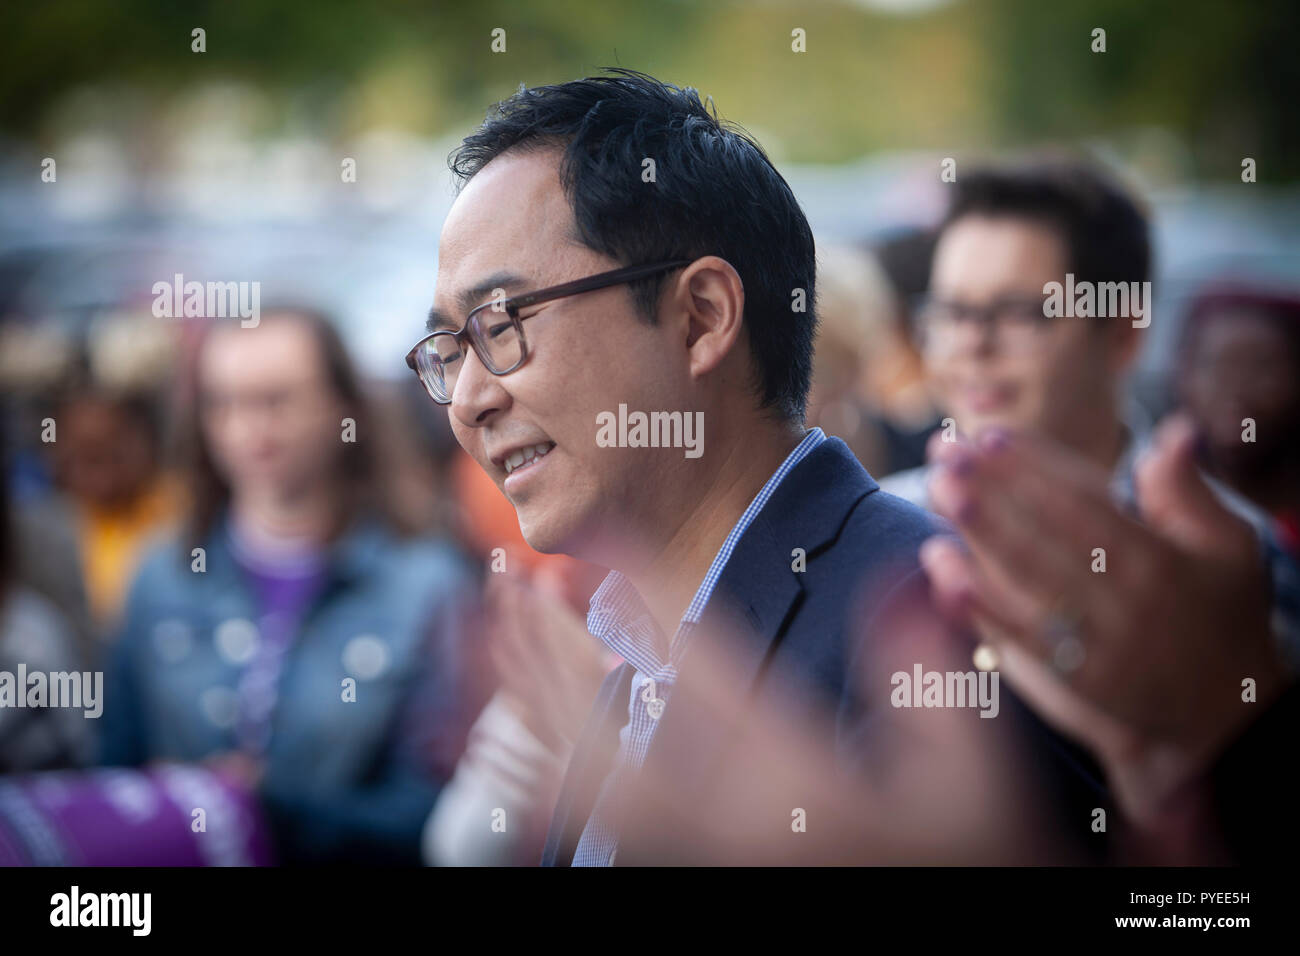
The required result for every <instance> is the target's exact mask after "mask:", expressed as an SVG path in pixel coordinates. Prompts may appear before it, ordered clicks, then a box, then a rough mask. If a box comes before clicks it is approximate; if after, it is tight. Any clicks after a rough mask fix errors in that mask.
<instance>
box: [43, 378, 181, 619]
mask: <svg viewBox="0 0 1300 956" xmlns="http://www.w3.org/2000/svg"><path fill="white" fill-rule="evenodd" d="M157 416H158V409H157V406H156V401H155V400H154V399H153V397H152V396H151V395H148V394H146V393H118V392H110V391H102V390H97V389H86V390H81V391H76V392H73V393H70V394H69V395H67V396H65V397H64V399H63V401H62V402H61V403H60V405H59V409H58V412H57V413H56V417H55V421H56V422H57V425H58V429H59V431H58V440H57V441H56V442H54V444H53V448H54V453H55V474H56V479H57V482H58V484H59V486H60V487H61V488H62V489H63V490H64V492H66V493H67V495H68V496H69V498H70V499H71V500H72V503H73V505H74V507H75V510H76V513H77V519H76V528H77V539H78V544H79V546H80V553H81V565H82V573H83V575H84V577H85V585H86V593H87V598H88V601H89V604H90V612H91V617H92V620H93V622H94V625H95V627H96V629H97V630H99V631H100V632H101V633H103V632H105V631H106V630H107V629H111V627H112V625H113V623H114V621H115V620H116V618H117V615H118V612H119V611H120V609H121V606H122V602H123V600H124V599H125V596H126V589H127V587H128V586H129V584H130V582H131V578H132V576H133V574H134V573H135V569H136V564H137V562H138V560H139V557H140V554H141V552H142V550H143V548H144V546H145V544H146V543H147V542H148V541H149V540H150V539H151V538H152V537H153V536H154V534H155V533H156V532H157V531H159V530H160V529H161V528H163V527H165V526H166V525H168V524H169V523H170V522H171V521H172V520H173V519H174V518H175V517H176V515H177V514H178V513H179V510H180V500H181V494H180V490H179V488H177V486H176V485H175V482H174V480H173V479H172V478H171V477H169V476H168V475H166V474H165V472H164V470H163V466H162V455H161V434H160V432H161V429H160V427H159V424H158V421H157Z"/></svg>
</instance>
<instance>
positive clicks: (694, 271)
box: [667, 256, 745, 377]
mask: <svg viewBox="0 0 1300 956" xmlns="http://www.w3.org/2000/svg"><path fill="white" fill-rule="evenodd" d="M667 304H668V305H669V307H670V308H671V309H672V312H673V313H674V314H675V315H674V317H675V319H676V320H677V321H678V322H679V323H681V326H682V328H683V330H684V332H685V335H686V348H687V351H688V352H689V355H690V372H691V376H692V377H698V376H700V375H703V374H705V373H707V372H710V371H712V370H713V369H715V368H717V367H718V366H719V365H720V364H722V362H723V360H724V359H725V358H726V357H727V356H728V355H729V354H730V353H731V351H732V349H733V348H735V345H736V343H737V342H738V341H739V340H740V337H741V324H742V321H743V317H744V313H745V284H744V283H743V282H742V281H741V279H740V273H738V272H737V271H736V269H735V267H734V266H732V264H731V263H730V262H728V261H727V260H726V259H722V258H719V257H718V256H703V257H701V258H699V259H696V260H695V261H694V262H692V263H691V264H690V265H689V266H687V267H686V268H685V269H684V270H683V271H682V274H681V275H680V276H679V277H678V279H677V282H676V284H675V286H674V288H673V291H672V293H671V295H670V297H669V302H668V303H667Z"/></svg>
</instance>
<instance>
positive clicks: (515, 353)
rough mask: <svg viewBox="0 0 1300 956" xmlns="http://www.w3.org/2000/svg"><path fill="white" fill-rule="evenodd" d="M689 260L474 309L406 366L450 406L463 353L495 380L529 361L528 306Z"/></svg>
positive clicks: (427, 340)
mask: <svg viewBox="0 0 1300 956" xmlns="http://www.w3.org/2000/svg"><path fill="white" fill-rule="evenodd" d="M691 261H692V260H690V259H671V260H668V261H666V262H653V263H649V264H646V265H639V266H624V267H623V268H621V269H614V270H612V271H610V272H601V273H599V274H597V275H593V276H587V277H586V278H583V279H574V280H573V281H571V282H562V283H560V284H559V285H553V286H550V287H548V288H545V289H538V290H537V291H535V292H525V293H523V294H522V295H515V296H510V297H509V298H494V299H492V300H490V301H488V302H484V303H483V304H482V305H480V306H477V307H475V308H474V309H473V310H472V311H471V312H470V313H469V315H468V316H466V318H465V324H464V325H463V326H461V327H460V328H459V329H457V330H451V329H439V330H438V331H436V332H432V333H430V334H429V335H426V336H425V337H424V338H422V339H421V340H420V341H419V342H417V343H416V344H415V348H413V349H411V351H409V352H407V353H406V364H407V366H408V367H409V368H410V369H411V370H412V371H414V372H415V374H416V375H417V376H419V379H420V381H421V382H422V383H423V384H424V388H425V390H426V391H427V392H428V393H429V397H430V398H432V399H433V400H434V401H435V402H437V403H438V404H439V405H450V404H451V396H452V393H453V392H455V390H456V379H457V378H458V376H459V374H460V369H461V367H462V366H464V364H465V350H466V348H467V347H469V348H473V349H474V354H476V355H477V356H478V359H479V361H480V362H482V363H483V367H484V368H485V369H487V370H488V371H489V372H491V373H492V374H493V375H509V374H510V373H511V372H513V371H514V370H515V369H517V368H519V366H521V365H523V364H524V361H525V360H526V359H527V358H528V340H527V339H526V338H524V328H523V324H522V323H523V321H524V319H527V318H531V317H532V316H526V315H524V316H521V315H520V314H519V313H520V312H521V311H522V310H523V309H526V308H528V307H529V306H534V305H540V304H541V303H543V302H550V301H552V300H554V299H563V298H566V297H568V296H571V295H579V294H580V293H583V292H594V291H596V290H597V289H605V288H608V287H609V286H613V285H619V284H620V283H623V282H635V281H637V280H638V279H648V278H650V277H651V276H655V275H659V274H660V273H663V272H670V271H672V270H673V269H680V268H682V267H683V266H687V265H690V263H691Z"/></svg>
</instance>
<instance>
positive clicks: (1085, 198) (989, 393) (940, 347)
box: [883, 161, 1151, 507]
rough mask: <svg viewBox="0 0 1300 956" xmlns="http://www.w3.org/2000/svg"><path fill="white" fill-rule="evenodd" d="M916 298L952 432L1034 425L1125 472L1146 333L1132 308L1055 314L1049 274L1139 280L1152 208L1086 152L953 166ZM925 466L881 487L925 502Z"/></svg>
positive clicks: (1147, 253) (1146, 274)
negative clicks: (1000, 164) (1130, 396)
mask: <svg viewBox="0 0 1300 956" xmlns="http://www.w3.org/2000/svg"><path fill="white" fill-rule="evenodd" d="M952 188H953V189H954V190H955V193H954V195H953V199H952V202H951V205H950V206H949V210H948V213H947V215H946V217H945V218H944V221H943V223H942V225H941V226H940V231H939V238H938V243H937V245H936V246H935V252H934V260H933V265H932V267H931V273H930V293H929V295H928V296H927V297H926V299H925V300H924V302H923V303H922V305H921V307H920V310H919V312H918V326H919V327H918V333H919V334H920V336H921V343H922V348H923V352H924V356H925V362H926V370H927V373H928V375H929V378H930V381H931V384H932V386H933V387H934V389H935V392H936V399H937V400H938V402H939V404H940V406H941V407H943V408H944V409H945V410H946V412H947V414H948V415H949V416H950V417H951V418H952V420H953V421H952V424H953V425H954V426H955V429H956V431H957V432H960V433H961V434H964V435H967V436H972V437H973V436H978V435H979V434H980V433H981V432H982V431H984V430H986V429H987V428H989V427H990V426H998V427H1002V428H1010V429H1017V430H1022V429H1023V430H1028V431H1032V432H1036V433H1039V434H1042V435H1045V436H1047V437H1050V438H1052V439H1053V440H1055V441H1058V442H1060V443H1061V444H1063V445H1065V446H1067V447H1069V448H1071V449H1073V450H1074V451H1076V452H1078V453H1079V454H1081V455H1083V456H1084V457H1085V458H1087V459H1089V460H1091V461H1094V462H1096V463H1097V464H1099V465H1101V466H1102V467H1103V468H1105V469H1107V470H1109V471H1113V472H1117V474H1118V475H1119V478H1120V482H1121V483H1122V484H1127V481H1128V473H1129V469H1130V468H1131V465H1132V460H1131V459H1132V453H1133V452H1134V450H1135V449H1136V446H1137V444H1138V442H1139V441H1140V440H1141V439H1142V437H1143V436H1144V435H1145V434H1146V433H1147V431H1148V427H1147V425H1146V424H1145V423H1143V422H1141V421H1140V420H1139V418H1138V413H1137V411H1136V410H1133V409H1129V408H1126V407H1125V406H1124V404H1123V396H1122V386H1123V382H1124V378H1125V376H1126V374H1127V372H1128V370H1129V367H1130V366H1131V364H1132V362H1133V359H1134V358H1135V357H1136V354H1137V351H1138V347H1139V345H1140V344H1141V340H1140V338H1139V336H1140V328H1138V327H1135V326H1134V323H1133V321H1132V320H1131V319H1132V317H1131V316H1130V315H1128V314H1119V315H1108V316H1091V317H1090V316H1077V315H1067V316H1060V317H1051V316H1049V314H1048V310H1047V309H1046V308H1045V303H1046V298H1047V297H1046V295H1045V293H1044V286H1046V285H1047V284H1048V283H1051V282H1056V283H1062V284H1065V282H1066V275H1067V273H1069V274H1072V275H1073V277H1074V280H1073V284H1074V286H1075V287H1079V286H1080V284H1081V283H1093V284H1094V286H1100V285H1101V284H1102V283H1107V282H1125V283H1128V282H1137V283H1142V282H1146V281H1147V280H1148V279H1149V278H1150V269H1151V250H1150V239H1149V236H1148V232H1149V227H1148V224H1147V220H1146V217H1145V216H1144V215H1143V213H1142V212H1141V211H1140V210H1139V209H1138V207H1137V205H1136V204H1135V203H1134V202H1133V200H1132V199H1131V198H1129V197H1128V196H1127V195H1126V194H1125V193H1124V192H1123V191H1122V190H1121V189H1119V188H1118V187H1117V186H1115V185H1114V184H1112V183H1111V182H1109V181H1108V180H1107V179H1106V178H1104V177H1103V176H1102V175H1100V174H1099V173H1097V172H1096V171H1095V170H1093V169H1092V168H1090V167H1089V166H1086V165H1084V164H1081V163H1072V162H1063V161H1040V162H1035V163H1032V164H1027V165H1024V166H1021V167H1008V168H987V169H979V170H971V171H969V172H966V173H964V174H962V175H961V176H959V177H958V181H957V182H956V184H954V186H953V187H952ZM926 474H927V470H926V469H925V468H917V469H912V470H910V471H905V472H900V473H899V474H897V475H891V476H889V477H888V478H886V479H885V480H884V482H883V486H884V488H885V489H886V490H887V491H890V492H892V493H893V494H896V495H900V496H902V497H905V498H907V499H908V500H910V501H913V502H915V503H917V504H920V505H921V506H923V507H926V506H927V505H928V494H927V490H926Z"/></svg>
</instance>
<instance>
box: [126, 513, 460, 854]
mask: <svg viewBox="0 0 1300 956" xmlns="http://www.w3.org/2000/svg"><path fill="white" fill-rule="evenodd" d="M204 549H205V554H204V555H203V558H204V562H205V565H206V566H205V568H204V570H202V571H196V570H192V567H194V561H195V559H194V558H192V557H191V553H189V552H186V551H184V550H183V549H182V548H181V547H180V546H179V545H178V544H177V543H175V542H174V541H173V542H168V543H167V544H166V545H164V546H161V547H159V548H157V549H156V550H154V551H153V552H152V553H150V554H149V555H148V557H147V558H146V559H145V561H144V562H143V563H142V566H141V569H140V571H139V573H138V574H137V576H136V579H135V581H134V583H133V585H132V588H131V590H130V594H129V596H128V599H127V605H126V609H125V613H124V615H123V626H122V630H121V633H120V638H119V640H118V642H117V644H116V646H115V647H114V649H113V651H112V656H111V660H110V661H109V664H108V667H107V673H106V674H105V690H104V712H103V717H102V718H101V727H100V731H101V735H102V736H101V745H102V748H101V757H102V762H103V763H105V764H109V765H140V764H144V763H147V762H150V761H154V760H174V761H198V760H201V759H203V758H205V757H207V756H210V755H213V754H217V753H220V752H223V751H229V750H233V749H236V747H237V745H238V741H237V738H236V735H235V729H234V724H235V721H236V714H237V711H238V702H237V700H238V698H237V696H236V688H237V686H238V681H239V677H240V673H241V670H242V667H243V662H244V660H245V659H246V650H247V646H248V644H249V639H248V635H250V634H252V635H254V636H255V635H256V634H257V631H256V630H255V629H256V627H257V624H258V614H259V609H258V607H257V606H256V601H255V599H254V597H253V592H252V590H251V588H250V585H249V583H248V581H247V579H246V576H245V574H244V572H243V571H242V569H241V568H240V567H239V565H238V564H237V563H236V562H235V560H234V557H233V555H232V551H231V541H230V538H229V533H228V531H227V530H226V525H225V523H224V522H220V523H218V525H217V526H216V528H215V530H214V531H213V532H212V534H210V535H209V539H208V541H207V542H206V544H205V545H204ZM326 567H327V570H326V576H325V583H324V585H323V588H322V590H321V591H320V593H319V594H318V595H317V597H316V598H315V600H314V601H313V602H312V603H311V604H310V605H309V606H308V609H307V611H306V612H305V614H304V617H303V619H302V622H301V625H300V627H299V628H298V630H297V633H296V635H295V636H294V638H293V642H292V644H291V645H290V646H289V648H288V650H287V651H286V653H285V656H284V660H283V666H282V669H281V672H280V678H279V681H278V696H277V697H276V705H275V708H274V710H273V711H272V716H271V719H270V733H269V738H268V741H269V742H268V743H267V745H266V750H265V755H264V756H265V773H264V776H263V778H262V782H261V788H260V795H261V797H262V803H263V806H264V807H265V809H266V811H267V813H268V814H269V816H270V820H271V824H272V830H273V832H274V834H275V836H276V839H277V843H278V844H279V849H280V858H281V859H282V860H283V861H284V862H289V863H292V862H325V861H336V862H347V861H370V862H410V863H416V862H418V859H419V843H420V832H421V827H422V825H423V823H424V820H425V817H426V816H427V815H428V813H429V811H430V810H431V809H432V807H433V805H434V802H435V801H436V799H437V795H438V791H439V789H440V788H441V786H442V785H443V783H444V782H445V781H446V780H447V779H448V778H449V777H450V774H451V771H452V769H453V768H454V766H455V761H456V759H457V757H458V756H459V752H460V751H461V749H462V748H463V744H464V735H465V733H466V732H467V728H468V726H469V724H470V723H472V721H473V718H474V716H475V715H474V713H470V712H469V710H471V709H473V708H472V707H471V702H469V701H465V700H462V699H460V697H459V695H460V691H461V689H462V687H463V686H464V682H463V681H462V680H461V673H460V672H461V669H462V665H463V664H464V655H465V652H467V651H468V648H467V647H466V646H465V645H464V638H465V634H466V631H465V629H464V628H463V627H462V626H461V625H462V624H463V621H464V618H463V616H462V615H461V614H460V609H461V608H462V607H465V606H467V602H465V600H464V597H465V595H466V593H467V591H468V588H469V583H470V580H471V578H470V574H469V572H468V570H467V568H466V565H465V564H464V562H463V561H462V559H461V557H460V556H459V554H458V553H457V552H456V551H455V550H453V549H452V548H451V547H449V546H448V545H446V544H443V543H440V542H437V541H432V540H428V539H424V540H419V539H417V540H409V541H408V540H402V539H398V538H397V537H395V536H393V535H392V534H390V533H389V532H388V531H386V530H385V529H384V528H383V527H382V526H381V525H379V524H378V523H376V522H373V521H369V520H361V521H358V522H357V523H355V524H354V525H353V526H352V528H351V530H349V531H348V532H347V533H346V534H344V535H343V536H342V537H341V538H340V539H339V540H338V541H337V542H336V543H335V544H334V546H333V547H332V548H331V550H330V552H329V555H328V559H327V566H326ZM250 625H251V627H250ZM232 635H234V636H235V637H236V638H238V639H237V640H232V639H231V637H232ZM254 639H256V638H255V637H254ZM349 678H350V679H351V680H349ZM349 684H351V685H353V686H354V692H353V693H349V692H348V685H349ZM349 698H354V699H349Z"/></svg>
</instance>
